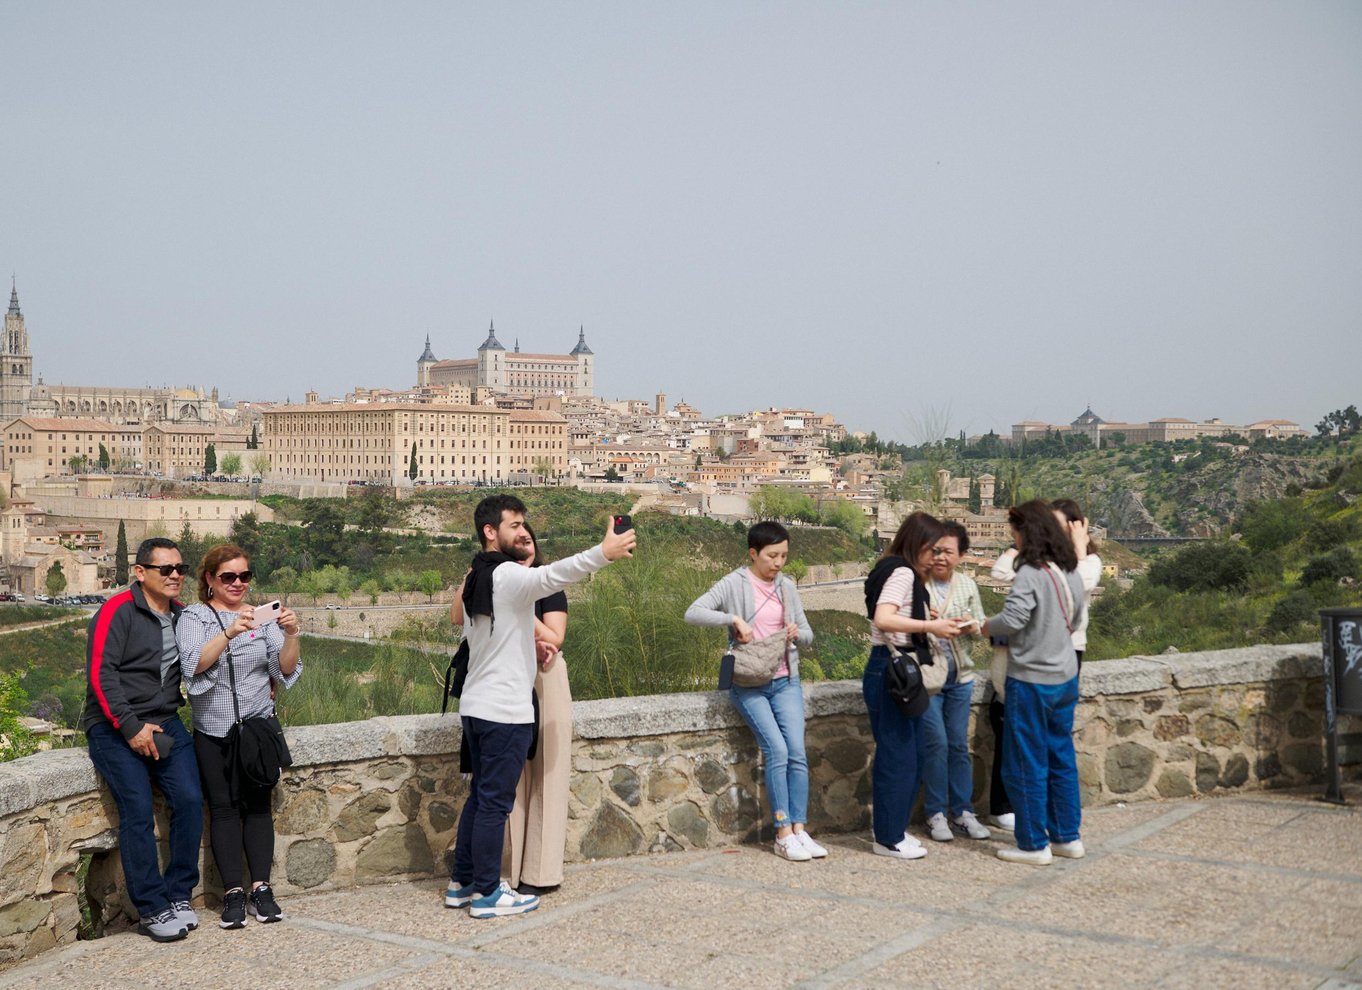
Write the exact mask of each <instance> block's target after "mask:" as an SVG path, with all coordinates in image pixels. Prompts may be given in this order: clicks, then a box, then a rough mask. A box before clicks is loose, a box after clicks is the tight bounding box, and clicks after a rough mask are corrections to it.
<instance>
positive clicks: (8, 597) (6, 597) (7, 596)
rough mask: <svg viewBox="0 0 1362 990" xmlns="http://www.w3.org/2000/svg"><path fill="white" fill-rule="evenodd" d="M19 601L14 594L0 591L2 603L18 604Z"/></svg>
mask: <svg viewBox="0 0 1362 990" xmlns="http://www.w3.org/2000/svg"><path fill="white" fill-rule="evenodd" d="M18 600H19V599H17V598H15V597H14V592H12V591H0V602H17V601H18Z"/></svg>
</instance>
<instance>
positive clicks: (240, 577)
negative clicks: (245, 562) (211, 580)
mask: <svg viewBox="0 0 1362 990" xmlns="http://www.w3.org/2000/svg"><path fill="white" fill-rule="evenodd" d="M253 577H255V571H242V572H241V573H240V574H238V573H236V571H223V572H222V573H221V574H219V575H218V580H219V581H221V582H222V583H223V584H236V583H237V582H238V581H240V582H241V583H242V584H250V583H251V578H253Z"/></svg>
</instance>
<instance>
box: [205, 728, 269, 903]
mask: <svg viewBox="0 0 1362 990" xmlns="http://www.w3.org/2000/svg"><path fill="white" fill-rule="evenodd" d="M194 753H195V755H197V756H198V758H199V778H200V779H201V780H202V782H203V798H204V801H205V802H207V804H208V824H209V829H208V835H209V842H210V843H211V845H212V847H213V860H214V862H215V863H217V867H218V874H219V875H220V876H221V877H222V889H223V890H231V889H232V888H234V887H244V886H245V884H243V883H242V881H241V849H242V846H243V845H244V846H245V849H246V862H247V864H248V865H249V866H250V870H251V880H252V881H260V882H262V883H269V879H270V867H271V866H273V865H274V813H273V812H272V811H271V809H270V794H271V792H270V790H267V789H265V788H260V787H252V786H251V785H249V784H246V783H243V784H242V785H241V790H240V793H239V794H238V798H237V802H236V803H235V804H233V803H232V794H231V788H230V786H229V784H228V781H227V762H226V761H227V740H226V739H218V738H217V737H216V736H210V735H208V734H207V733H205V732H195V733H194Z"/></svg>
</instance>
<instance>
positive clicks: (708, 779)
mask: <svg viewBox="0 0 1362 990" xmlns="http://www.w3.org/2000/svg"><path fill="white" fill-rule="evenodd" d="M695 782H696V783H697V784H699V785H700V790H702V791H704V792H705V793H706V794H718V793H719V792H720V791H721V790H723V789H724V788H725V787H727V786H728V785H729V784H730V783H731V782H732V778H731V777H730V776H729V774H728V771H727V770H725V769H724V768H723V765H722V764H720V763H716V762H715V761H714V760H711V759H709V758H708V757H706V758H705V759H702V760H701V761H700V763H699V764H698V765H697V766H696V768H695Z"/></svg>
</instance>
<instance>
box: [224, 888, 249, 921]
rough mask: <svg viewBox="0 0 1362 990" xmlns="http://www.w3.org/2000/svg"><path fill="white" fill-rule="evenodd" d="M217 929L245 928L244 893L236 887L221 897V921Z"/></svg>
mask: <svg viewBox="0 0 1362 990" xmlns="http://www.w3.org/2000/svg"><path fill="white" fill-rule="evenodd" d="M218 927H219V928H245V927H246V892H245V891H244V890H242V889H241V888H240V887H238V888H237V889H236V890H229V891H227V893H226V894H224V895H223V896H222V920H221V921H219V922H218Z"/></svg>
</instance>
